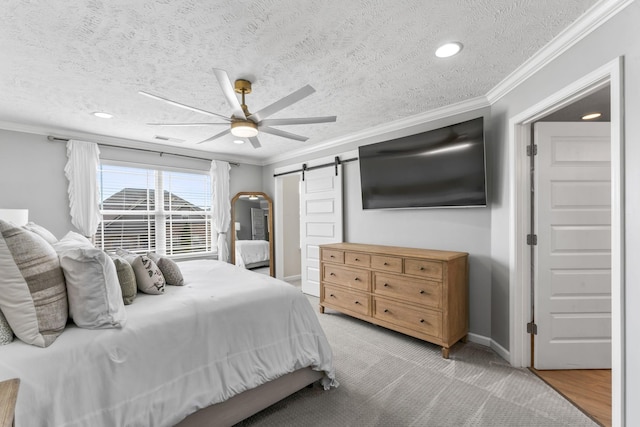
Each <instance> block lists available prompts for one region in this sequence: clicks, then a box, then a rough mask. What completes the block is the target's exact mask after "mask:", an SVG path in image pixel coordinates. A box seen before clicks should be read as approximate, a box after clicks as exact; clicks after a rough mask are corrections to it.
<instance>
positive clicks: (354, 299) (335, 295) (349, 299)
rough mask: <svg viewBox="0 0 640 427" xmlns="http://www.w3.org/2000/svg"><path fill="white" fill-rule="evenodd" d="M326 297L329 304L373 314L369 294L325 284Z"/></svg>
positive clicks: (368, 314) (325, 300)
mask: <svg viewBox="0 0 640 427" xmlns="http://www.w3.org/2000/svg"><path fill="white" fill-rule="evenodd" d="M323 290H324V299H323V302H326V303H327V304H328V305H335V306H337V307H342V308H344V309H346V310H351V311H355V312H356V313H360V314H364V315H366V316H370V315H371V311H370V310H369V307H370V302H369V301H370V297H369V295H367V294H362V293H359V292H354V291H348V290H346V289H341V288H337V287H333V286H328V285H323Z"/></svg>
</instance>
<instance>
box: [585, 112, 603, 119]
mask: <svg viewBox="0 0 640 427" xmlns="http://www.w3.org/2000/svg"><path fill="white" fill-rule="evenodd" d="M600 116H602V113H589V114H585V115H584V116H582V120H593V119H597V118H598V117H600Z"/></svg>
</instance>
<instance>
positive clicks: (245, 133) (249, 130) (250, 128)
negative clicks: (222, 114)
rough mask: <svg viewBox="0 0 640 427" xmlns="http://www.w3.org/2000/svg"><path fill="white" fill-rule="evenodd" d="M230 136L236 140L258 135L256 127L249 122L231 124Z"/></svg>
mask: <svg viewBox="0 0 640 427" xmlns="http://www.w3.org/2000/svg"><path fill="white" fill-rule="evenodd" d="M231 134H232V135H233V136H236V137H238V138H252V137H254V136H257V135H258V126H257V125H256V124H255V123H253V122H252V121H251V120H237V121H233V122H231Z"/></svg>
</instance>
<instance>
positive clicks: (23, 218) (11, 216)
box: [0, 209, 29, 226]
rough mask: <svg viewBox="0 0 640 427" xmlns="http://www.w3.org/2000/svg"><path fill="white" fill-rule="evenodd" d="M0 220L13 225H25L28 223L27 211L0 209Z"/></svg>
mask: <svg viewBox="0 0 640 427" xmlns="http://www.w3.org/2000/svg"><path fill="white" fill-rule="evenodd" d="M0 219H1V220H3V221H7V222H12V223H14V224H15V225H19V226H22V225H25V224H26V223H27V222H29V209H0Z"/></svg>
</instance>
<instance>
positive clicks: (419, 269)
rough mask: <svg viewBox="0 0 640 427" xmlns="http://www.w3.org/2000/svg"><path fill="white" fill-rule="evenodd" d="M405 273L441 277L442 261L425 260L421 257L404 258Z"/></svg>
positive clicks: (434, 277)
mask: <svg viewBox="0 0 640 427" xmlns="http://www.w3.org/2000/svg"><path fill="white" fill-rule="evenodd" d="M404 272H405V274H412V275H414V276H422V277H431V278H433V279H438V280H441V279H442V263H441V262H439V261H427V260H423V259H413V258H406V259H405V260H404Z"/></svg>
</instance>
